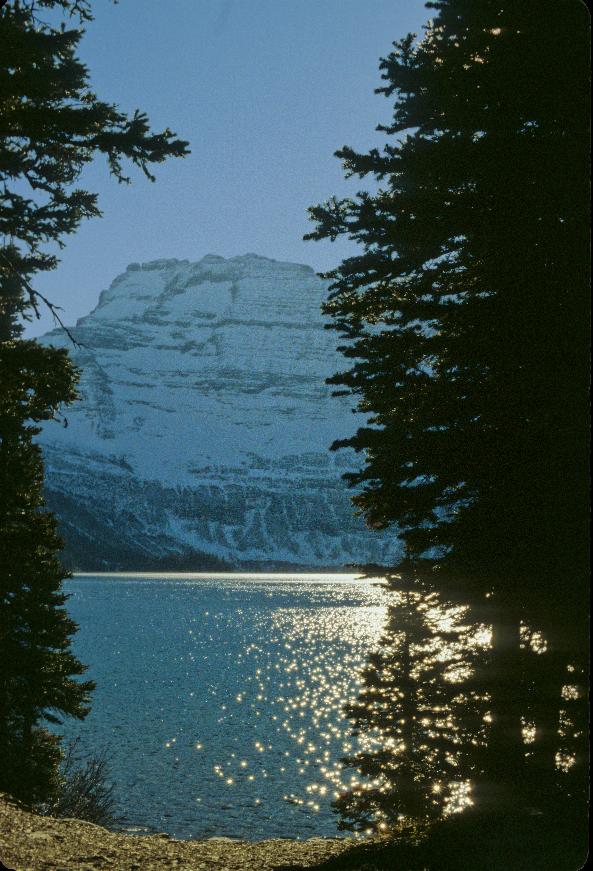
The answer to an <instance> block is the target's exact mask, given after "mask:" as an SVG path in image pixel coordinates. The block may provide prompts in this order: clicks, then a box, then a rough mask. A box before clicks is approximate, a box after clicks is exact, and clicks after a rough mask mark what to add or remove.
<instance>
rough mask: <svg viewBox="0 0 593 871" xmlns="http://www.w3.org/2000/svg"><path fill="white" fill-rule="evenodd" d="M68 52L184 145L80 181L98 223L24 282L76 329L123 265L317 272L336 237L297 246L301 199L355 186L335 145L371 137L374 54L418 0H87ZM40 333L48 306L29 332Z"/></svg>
mask: <svg viewBox="0 0 593 871" xmlns="http://www.w3.org/2000/svg"><path fill="white" fill-rule="evenodd" d="M94 9H95V15H96V19H95V21H94V22H91V23H90V24H89V25H88V29H87V34H86V35H85V37H84V39H83V42H82V45H81V52H80V54H81V57H82V59H83V60H84V62H85V63H86V64H87V65H88V66H89V69H90V73H91V82H92V86H93V88H94V90H95V92H96V93H97V94H98V95H99V97H101V98H102V99H105V100H109V101H111V102H115V103H117V104H118V105H119V106H120V107H121V108H122V109H124V110H126V111H132V110H134V109H135V108H140V109H142V110H145V111H146V112H148V114H149V116H150V118H151V122H152V124H153V127H154V128H155V129H162V128H163V127H166V126H168V127H170V128H171V129H173V130H174V131H175V132H177V133H178V134H179V136H180V137H181V138H184V139H188V140H189V141H190V147H191V151H192V154H191V156H189V157H187V158H185V159H184V160H172V161H169V162H168V163H167V164H164V165H162V166H161V167H157V172H156V174H157V181H156V183H155V184H150V183H149V182H148V181H147V180H145V179H144V177H142V176H140V175H137V174H135V175H134V178H133V181H134V183H133V185H132V186H124V185H118V184H117V183H116V182H115V180H113V179H110V177H109V175H108V173H107V171H106V168H105V167H104V165H103V164H102V163H101V162H98V163H97V164H96V165H94V166H92V167H91V168H89V169H88V170H87V171H86V172H85V174H84V176H83V179H82V183H83V184H84V186H85V187H87V188H88V189H89V190H94V191H97V192H98V193H99V197H100V206H101V208H102V210H103V218H99V219H95V220H93V221H87V222H86V223H85V224H84V225H83V226H82V227H81V229H80V230H79V231H78V233H77V234H76V235H75V236H72V237H70V239H68V241H67V247H66V249H65V250H64V251H63V252H62V255H61V257H62V262H61V265H60V267H59V268H58V270H57V271H56V272H55V273H53V274H51V275H47V276H43V277H41V278H40V279H39V280H38V281H37V286H38V287H39V289H40V290H41V291H42V292H44V293H46V294H47V295H48V296H49V297H50V298H51V299H52V300H53V301H55V302H56V303H58V304H60V305H61V306H63V308H64V315H63V316H64V319H65V321H66V322H67V323H74V321H75V320H76V318H78V317H80V316H82V315H84V314H86V313H87V312H88V311H90V309H91V308H93V306H94V305H95V304H96V301H97V299H98V296H99V293H100V292H101V290H102V289H103V288H104V287H107V286H108V285H109V284H110V283H111V280H112V279H113V278H114V277H115V275H117V274H118V273H119V272H121V271H122V270H123V269H125V267H126V265H127V264H128V263H130V262H132V261H145V260H153V259H156V258H159V257H177V258H180V259H183V258H187V259H190V260H197V259H199V258H200V257H202V256H204V255H205V254H209V253H213V254H221V255H223V256H225V257H229V256H234V255H237V254H244V253H246V252H255V253H257V254H262V255H264V256H267V257H273V258H275V259H280V260H293V261H297V262H301V263H308V264H310V265H311V266H313V267H314V268H315V269H317V270H323V269H327V268H330V267H331V266H333V265H335V264H336V263H338V262H339V261H340V259H341V258H342V257H343V256H346V255H348V254H349V253H351V252H352V250H353V248H352V247H350V245H349V243H347V242H337V243H334V244H333V245H332V244H331V243H319V242H317V243H314V242H303V241H302V236H303V233H305V232H307V230H308V229H309V224H308V219H307V211H306V210H307V207H308V206H309V205H312V204H314V203H317V202H320V201H323V200H325V199H327V198H328V197H329V196H331V195H332V194H336V195H338V196H343V195H346V194H348V193H353V192H355V191H356V190H358V189H360V188H361V187H364V182H361V181H360V180H359V179H354V180H351V181H349V182H345V181H344V180H343V175H342V168H341V165H340V163H339V161H338V160H337V159H336V158H335V157H334V156H333V153H334V151H335V150H336V149H337V148H339V147H340V146H341V145H344V144H348V145H352V146H353V147H355V148H358V149H361V150H364V149H368V148H369V147H371V146H373V145H380V144H381V143H382V142H383V140H384V135H383V134H378V133H376V132H375V127H376V125H377V123H379V122H385V121H386V120H388V119H389V117H390V104H389V101H388V100H386V99H385V97H383V96H380V95H376V94H374V93H373V91H374V88H375V87H377V86H378V85H379V84H380V77H379V71H378V63H379V58H380V57H382V56H384V55H385V54H387V53H388V52H389V50H390V47H391V43H392V42H393V41H394V40H396V39H399V38H400V37H402V36H404V35H405V34H406V33H407V32H409V31H410V30H412V31H414V32H420V31H421V27H422V24H423V23H425V22H426V20H427V19H428V18H429V17H430V10H427V9H425V8H424V3H423V2H420V0H169V2H166V3H165V2H163V0H121V2H120V3H119V4H117V5H114V4H112V3H111V2H109V0H95V3H94ZM51 327H52V321H51V318H50V317H49V316H47V317H44V318H43V319H42V321H40V322H37V323H35V324H33V325H32V327H31V328H30V329H29V330H28V333H29V334H30V335H35V334H39V333H42V332H45V331H46V330H47V329H50V328H51Z"/></svg>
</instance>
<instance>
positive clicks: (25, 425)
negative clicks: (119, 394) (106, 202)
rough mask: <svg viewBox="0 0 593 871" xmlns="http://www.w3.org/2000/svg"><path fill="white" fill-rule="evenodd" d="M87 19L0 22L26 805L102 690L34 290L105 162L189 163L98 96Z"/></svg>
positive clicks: (8, 580)
mask: <svg viewBox="0 0 593 871" xmlns="http://www.w3.org/2000/svg"><path fill="white" fill-rule="evenodd" d="M60 13H61V14H62V15H63V17H61V18H60ZM44 16H47V18H48V20H47V21H46V20H45V19H44ZM91 18H92V15H91V8H90V4H89V3H88V2H87V0H35V2H33V0H30V2H27V0H12V2H10V0H9V2H8V3H7V4H3V8H2V9H1V11H0V45H1V46H2V50H1V56H0V58H1V60H0V235H1V237H2V239H3V243H2V245H1V246H0V661H1V662H2V675H1V678H0V753H1V755H2V764H1V767H0V789H2V790H5V791H7V792H9V793H12V794H13V795H15V796H17V797H19V798H21V799H23V800H26V801H29V802H38V801H47V800H48V799H50V798H51V796H52V793H55V791H56V789H58V787H59V775H58V764H59V761H60V758H61V753H60V748H59V741H58V740H57V739H56V737H55V736H53V735H52V734H50V733H49V732H48V731H47V730H46V729H45V727H44V724H45V723H47V722H53V723H56V722H59V720H60V718H61V717H62V716H64V715H66V716H74V717H79V718H82V717H84V716H85V714H86V713H87V711H88V703H89V693H90V690H91V689H92V683H91V682H90V681H84V680H81V679H80V676H81V675H82V674H83V672H84V670H85V669H84V667H83V666H82V665H81V664H80V663H79V662H78V660H77V659H76V657H75V656H74V655H73V653H72V651H71V648H70V640H71V637H72V634H73V633H74V631H75V628H76V627H75V624H74V623H73V622H72V621H71V620H70V619H69V618H68V616H67V613H66V611H65V608H64V604H65V600H66V597H65V595H64V593H63V592H62V589H61V583H62V580H63V578H64V577H66V576H67V573H66V572H65V571H64V569H63V568H62V566H61V565H60V562H59V557H58V554H59V549H60V540H59V537H58V534H57V529H56V521H55V519H54V517H53V516H52V515H51V514H50V513H49V512H48V511H46V510H44V500H43V463H42V457H41V453H40V449H39V447H38V446H37V445H36V444H35V442H34V437H35V435H36V434H37V433H38V432H39V428H38V424H39V423H41V422H43V421H45V420H48V419H50V418H52V417H55V416H56V414H57V413H58V410H59V409H60V407H62V406H63V405H65V404H68V403H69V402H72V401H73V400H74V398H75V396H76V390H75V386H76V381H77V373H76V371H75V369H74V367H73V366H72V364H71V362H70V361H69V359H68V355H67V353H66V352H65V351H64V350H60V349H56V348H52V347H46V346H44V345H41V344H40V343H38V342H36V341H32V340H25V339H23V337H22V331H23V320H27V319H29V320H30V319H31V317H33V316H34V315H35V314H38V313H39V307H40V305H42V304H47V305H49V306H50V308H51V310H52V312H53V314H54V316H55V317H56V319H57V320H58V321H60V318H59V313H58V311H57V309H56V308H55V307H54V306H53V305H52V304H51V302H50V301H49V300H46V299H45V298H44V297H43V295H42V294H41V293H40V292H39V291H37V290H36V289H35V287H34V283H33V282H34V277H35V275H37V274H38V273H40V272H44V271H47V270H51V269H55V268H56V266H57V264H58V258H57V255H56V253H55V252H56V246H57V247H58V248H59V247H61V246H63V245H64V241H65V237H67V236H68V235H69V234H72V233H74V232H75V231H76V230H77V228H78V227H79V225H80V223H81V221H82V220H83V219H85V218H90V217H94V216H97V215H99V214H100V211H99V208H98V203H97V196H96V194H94V193H91V192H89V191H85V190H83V189H81V188H79V187H77V186H76V183H77V180H78V179H79V176H80V174H81V172H82V170H83V169H84V167H85V166H86V165H87V164H88V163H89V162H90V161H92V160H93V159H94V158H95V157H96V156H98V155H103V156H104V157H105V158H106V159H107V161H108V164H109V168H110V170H111V172H112V174H113V175H114V176H115V177H116V178H117V180H118V181H120V182H127V181H129V179H128V178H127V176H126V175H125V173H124V164H125V163H126V162H127V163H131V164H132V165H135V166H136V167H138V168H139V169H140V170H141V171H142V172H143V173H144V174H145V175H146V176H147V177H148V178H149V179H153V175H152V172H151V167H152V166H153V164H156V163H160V162H162V161H163V160H165V159H166V158H168V157H171V156H183V155H184V154H186V153H187V143H185V142H182V141H180V140H178V139H176V138H175V136H174V134H173V133H171V131H170V130H164V131H163V132H161V133H154V132H153V131H152V130H151V129H150V125H149V122H148V118H147V117H146V115H145V114H144V113H142V112H139V111H136V112H135V113H133V114H132V115H131V116H127V115H126V114H124V113H123V112H121V111H120V110H119V109H118V108H117V107H116V106H113V105H111V104H109V103H106V102H103V101H101V100H99V99H98V97H97V96H96V95H95V94H94V93H93V91H92V89H91V87H90V83H89V80H88V70H87V69H86V67H85V65H84V64H83V63H82V62H81V61H80V59H79V58H78V57H77V54H76V52H77V48H78V44H79V42H80V39H81V36H82V33H83V31H82V29H81V26H82V24H83V23H84V22H88V21H90V20H91ZM60 322H61V321H60Z"/></svg>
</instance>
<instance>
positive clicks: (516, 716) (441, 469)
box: [308, 0, 589, 795]
mask: <svg viewBox="0 0 593 871" xmlns="http://www.w3.org/2000/svg"><path fill="white" fill-rule="evenodd" d="M428 6H429V7H432V8H434V9H435V10H436V11H437V14H436V17H435V19H434V21H432V22H431V23H430V24H429V25H428V26H427V29H426V33H425V35H424V37H423V38H422V39H421V40H420V41H416V40H415V37H414V35H409V36H408V37H406V38H405V39H403V40H402V41H400V42H399V43H396V44H395V47H394V51H392V52H391V54H389V56H388V57H386V58H385V59H384V60H382V62H381V69H382V71H383V78H384V80H385V85H384V86H383V87H382V88H380V89H379V91H380V92H382V93H383V94H385V96H386V97H388V98H395V107H394V114H393V121H392V123H391V124H389V125H388V126H385V127H380V128H379V129H380V130H383V132H384V133H385V134H386V135H387V136H388V137H389V141H388V143H387V144H386V145H385V147H384V148H383V149H382V150H378V149H373V150H371V151H370V152H369V153H367V154H360V153H357V152H355V151H354V150H353V149H351V148H349V147H344V148H342V149H341V150H340V151H338V152H337V155H338V156H339V157H340V158H341V159H342V161H343V163H344V167H345V170H346V173H347V174H348V175H358V176H360V177H361V178H362V177H364V176H369V175H370V176H371V177H373V178H374V179H375V180H376V181H377V182H378V189H377V190H376V192H374V193H370V192H364V191H363V192H361V193H359V194H358V195H357V196H356V197H354V198H350V199H345V200H341V201H338V200H335V199H332V200H330V201H329V202H327V203H325V204H324V205H320V206H316V207H314V208H312V209H311V213H312V217H313V219H314V220H315V221H316V223H317V227H316V229H315V230H314V231H313V232H312V233H310V234H309V236H308V238H312V239H324V238H329V239H336V238H337V237H339V236H347V237H349V238H351V239H354V240H356V241H357V242H358V243H359V244H360V246H361V249H362V250H361V252H360V253H359V254H357V255H356V256H353V257H350V258H348V259H346V260H344V261H343V262H342V263H341V265H340V266H339V267H338V268H337V269H335V270H333V271H332V272H330V273H328V274H327V275H326V277H327V278H329V279H330V281H331V285H330V296H329V300H328V302H327V304H326V306H325V310H326V313H328V314H329V315H330V316H331V317H332V319H333V326H334V328H335V329H336V330H338V331H339V332H340V334H341V335H342V337H343V339H344V342H343V345H342V347H341V350H342V351H343V353H344V355H345V356H346V358H347V360H348V361H349V363H350V364H351V365H350V368H349V369H348V370H347V371H344V372H340V373H338V374H337V375H336V376H335V377H334V378H333V379H331V382H332V383H333V384H335V385H336V386H337V387H338V388H339V392H343V393H350V394H352V395H353V396H355V397H357V398H358V410H359V411H361V412H363V413H365V414H366V415H368V416H369V422H368V424H367V425H364V426H362V427H361V428H360V429H359V430H358V432H357V433H356V435H355V436H354V437H353V438H351V439H348V440H344V441H341V442H337V443H336V444H335V445H334V447H343V446H348V447H352V448H354V449H355V450H356V451H359V452H362V453H363V456H364V465H363V466H362V468H361V469H360V470H358V471H355V472H353V473H352V474H350V475H349V476H348V480H349V482H350V484H351V485H353V486H354V487H355V488H356V494H355V496H354V498H353V501H354V503H355V505H356V507H357V509H358V510H359V511H360V512H361V513H362V514H363V515H364V516H365V517H366V519H367V521H368V523H369V524H370V525H371V526H373V527H376V528H380V529H385V528H388V527H393V528H396V529H398V531H399V534H400V535H401V537H402V538H403V539H404V542H405V545H406V548H407V553H408V555H409V560H410V562H411V563H412V564H413V565H414V567H415V571H417V572H420V573H426V574H428V575H429V576H430V577H431V578H432V579H433V580H435V581H436V582H437V583H439V585H440V586H441V588H442V589H443V590H444V594H445V595H446V596H447V597H449V596H451V597H454V596H459V597H460V598H461V600H463V601H466V602H469V603H471V604H473V605H475V606H476V607H477V608H479V609H480V610H482V609H484V608H487V609H488V613H489V619H490V622H491V623H492V624H493V627H494V634H493V650H494V653H495V656H494V661H495V663H496V669H497V671H498V674H499V675H500V676H501V678H500V679H496V680H494V679H491V680H490V681H489V687H490V693H491V707H492V716H493V723H492V728H491V735H490V741H491V747H492V749H493V757H495V756H497V757H498V758H502V759H505V760H506V762H505V769H506V775H505V776H506V778H507V785H508V786H509V795H512V791H513V777H514V773H516V771H517V769H516V766H515V764H514V763H515V761H516V760H521V764H522V761H523V760H524V758H525V752H524V749H523V748H522V737H521V735H522V725H521V724H522V718H523V717H524V714H525V712H526V710H527V709H528V708H529V706H532V707H533V706H535V707H536V708H537V707H538V703H536V701H535V695H537V693H535V695H534V690H533V687H531V689H530V690H529V691H528V686H529V676H528V675H527V674H526V673H525V672H524V671H522V669H523V665H522V664H521V655H520V649H521V631H522V628H521V627H522V626H525V625H528V626H530V627H532V628H539V629H542V630H543V631H544V633H545V635H546V638H547V643H548V649H547V652H546V654H545V662H546V665H547V668H546V673H547V676H548V679H547V681H540V689H541V694H540V698H541V699H542V700H543V699H544V697H545V696H547V698H548V701H547V702H546V701H542V703H541V704H540V705H539V707H540V712H541V709H545V710H546V711H547V713H548V721H550V719H551V720H554V719H556V718H557V714H558V709H559V705H560V697H561V693H562V685H563V682H564V681H565V680H566V673H567V671H566V670H567V667H568V666H569V665H570V664H571V663H574V662H576V661H577V660H578V659H579V657H580V658H581V659H582V654H583V651H584V649H586V648H585V647H584V645H585V638H586V632H587V623H586V615H587V610H588V608H587V594H588V587H587V560H588V534H587V526H586V524H587V504H588V492H587V486H588V485H587V481H588V475H587V427H588V414H587V402H588V398H587V393H588V389H587V387H588V377H589V376H588V323H589V295H588V273H587V269H588V266H587V264H588V258H587V251H588V229H587V214H588V190H587V184H586V181H585V180H586V178H587V168H588V135H587V120H586V119H587V117H588V108H587V107H588V105H589V93H588V82H589V80H588V73H587V72H586V64H587V58H588V19H587V16H586V10H585V7H584V5H583V4H581V3H580V2H578V0H560V2H555V3H543V4H542V3H540V2H535V0H522V2H520V3H519V2H517V3H502V2H500V0H442V2H435V3H429V4H428ZM573 667H574V666H573ZM505 674H506V675H510V674H512V675H514V678H515V679H516V682H515V688H517V687H522V689H521V691H517V692H513V693H512V694H511V695H509V684H508V683H506V684H505V681H504V679H503V677H504V675H505ZM552 680H553V681H555V687H554V690H553V692H551V691H550V686H549V684H550V681H552ZM550 698H554V699H555V701H554V702H553V703H551V702H550V701H549V699H550ZM551 705H552V707H551ZM548 725H549V723H548ZM542 731H543V730H542V729H539V730H538V731H537V738H536V742H538V741H540V739H542V737H543V736H542V735H541V734H540V733H541V732H542ZM552 743H554V742H552ZM550 746H551V745H550ZM495 747H497V748H498V750H495ZM547 758H548V765H552V764H553V763H552V762H551V761H550V759H551V757H550V755H549V754H548V757H547ZM500 773H501V776H502V775H503V774H504V772H502V771H501V772H500Z"/></svg>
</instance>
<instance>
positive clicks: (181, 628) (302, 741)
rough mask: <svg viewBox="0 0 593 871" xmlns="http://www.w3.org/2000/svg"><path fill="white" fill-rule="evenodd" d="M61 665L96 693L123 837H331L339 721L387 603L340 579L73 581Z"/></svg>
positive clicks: (68, 730) (344, 726) (98, 743)
mask: <svg viewBox="0 0 593 871" xmlns="http://www.w3.org/2000/svg"><path fill="white" fill-rule="evenodd" d="M64 587H65V590H66V592H67V593H68V594H69V595H70V599H69V602H68V610H69V612H70V614H71V616H72V617H73V618H74V619H75V620H76V622H77V623H78V624H79V627H80V629H79V632H78V634H77V635H76V637H75V641H74V650H75V653H76V655H77V656H78V657H79V658H80V659H81V660H82V662H84V663H86V664H87V665H88V666H89V672H88V675H89V677H91V678H92V679H93V680H95V681H96V683H97V689H96V691H95V693H94V695H93V709H92V712H91V714H90V715H89V716H88V717H87V719H86V720H85V721H84V722H83V723H76V722H75V723H72V722H69V723H67V724H66V725H65V727H64V730H65V735H66V738H67V739H74V738H78V739H79V747H80V749H82V750H83V751H89V752H94V751H100V750H103V749H106V750H107V752H108V755H109V758H110V761H111V772H112V776H113V780H114V782H115V784H116V797H117V802H118V810H119V812H120V813H121V814H122V815H123V816H124V817H125V820H126V826H128V827H131V828H137V829H138V830H140V831H142V830H144V829H146V830H150V831H161V832H168V833H169V834H171V835H173V836H175V837H178V838H204V837H210V836H215V835H220V836H229V837H243V838H247V839H252V840H257V839H261V838H271V837H310V836H312V835H335V834H336V833H337V825H336V824H337V818H336V815H335V814H334V813H333V812H332V810H331V801H332V799H333V797H334V793H335V792H336V790H338V789H340V787H341V784H342V778H343V777H345V776H346V775H345V774H344V773H343V772H342V770H341V766H340V764H339V758H340V756H342V755H343V754H344V752H347V751H348V750H349V749H350V746H351V741H352V740H353V739H352V738H351V736H350V728H349V723H348V721H347V720H346V718H345V717H344V715H343V713H342V706H343V704H344V702H345V701H346V700H347V699H350V698H353V697H354V696H355V695H356V693H357V690H358V687H359V685H360V684H359V673H360V669H361V667H362V666H363V665H364V658H365V655H366V654H367V653H368V651H369V649H371V648H373V647H374V646H375V645H376V642H377V641H378V639H379V636H380V634H381V630H382V628H383V624H384V620H385V615H386V606H387V601H388V596H389V594H388V593H387V592H386V591H384V590H383V589H382V588H381V587H379V586H378V585H377V584H374V583H372V582H370V581H361V580H357V579H356V577H355V576H354V575H297V574H295V575H278V574H274V575H270V574H249V575H247V574H219V575H217V574H210V575H201V574H175V575H170V574H142V575H136V574H133V575H132V574H121V575H77V576H75V577H74V578H73V579H71V580H69V581H67V582H66V583H65V585H64Z"/></svg>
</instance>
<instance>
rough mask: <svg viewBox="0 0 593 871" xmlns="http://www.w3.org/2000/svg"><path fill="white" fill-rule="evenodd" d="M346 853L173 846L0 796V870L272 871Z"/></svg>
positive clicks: (282, 843) (224, 842)
mask: <svg viewBox="0 0 593 871" xmlns="http://www.w3.org/2000/svg"><path fill="white" fill-rule="evenodd" d="M344 849H346V844H345V843H344V841H343V840H341V839H339V838H310V839H308V840H306V841H295V840H271V841H257V842H250V841H234V840H230V839H225V838H211V839H208V840H205V841H176V840H173V839H172V838H171V837H169V836H168V835H126V834H121V833H117V832H110V831H108V830H107V829H104V828H102V827H101V826H96V825H94V824H93V823H87V822H83V821H81V820H72V819H54V818H52V817H40V816H36V815H35V814H31V813H29V812H28V811H26V810H23V809H22V808H20V807H18V806H17V805H16V804H15V803H14V802H12V801H11V800H9V799H8V798H7V797H6V796H0V869H2V863H4V866H5V868H8V869H14V871H91V869H102V871H111V869H113V871H116V869H117V871H151V869H157V868H178V869H187V871H272V869H273V868H274V866H277V865H283V864H292V863H294V864H300V865H304V866H308V865H313V864H315V862H318V861H320V860H321V859H326V858H329V857H330V856H333V855H336V854H338V853H340V852H342V851H343V850H344Z"/></svg>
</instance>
